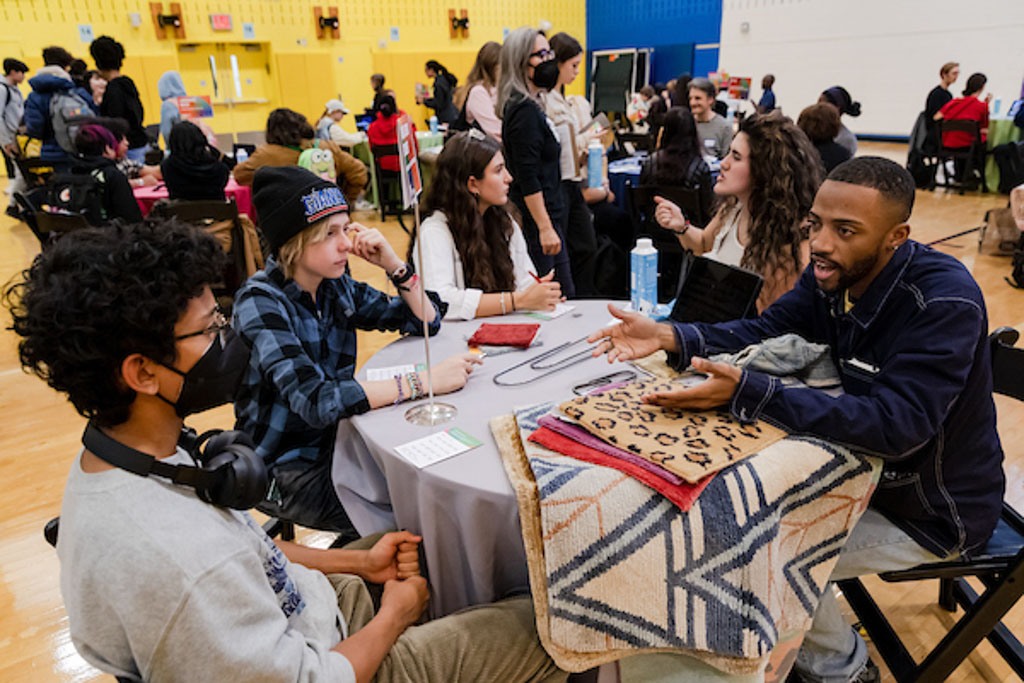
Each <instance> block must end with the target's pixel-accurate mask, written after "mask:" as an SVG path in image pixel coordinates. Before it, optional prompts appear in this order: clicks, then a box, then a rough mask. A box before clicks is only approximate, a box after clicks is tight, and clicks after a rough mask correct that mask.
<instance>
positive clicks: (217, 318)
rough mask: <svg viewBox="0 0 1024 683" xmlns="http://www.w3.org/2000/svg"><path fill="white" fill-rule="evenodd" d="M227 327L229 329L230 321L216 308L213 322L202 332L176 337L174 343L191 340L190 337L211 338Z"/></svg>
mask: <svg viewBox="0 0 1024 683" xmlns="http://www.w3.org/2000/svg"><path fill="white" fill-rule="evenodd" d="M229 327H231V321H230V320H228V319H227V318H226V317H225V316H224V313H223V312H222V311H221V310H220V306H218V307H217V308H215V309H213V322H212V323H211V324H210V326H209V327H207V328H206V329H203V330H199V331H198V332H189V333H188V334H181V335H178V336H177V337H175V338H174V341H181V340H182V339H191V338H192V337H198V336H200V335H203V336H206V337H213V336H214V335H218V334H220V333H221V332H223V331H224V330H226V329H228V328H229Z"/></svg>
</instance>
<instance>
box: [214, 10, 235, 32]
mask: <svg viewBox="0 0 1024 683" xmlns="http://www.w3.org/2000/svg"><path fill="white" fill-rule="evenodd" d="M210 27H211V28H212V29H213V30H214V31H230V30H231V15H230V14H211V15H210Z"/></svg>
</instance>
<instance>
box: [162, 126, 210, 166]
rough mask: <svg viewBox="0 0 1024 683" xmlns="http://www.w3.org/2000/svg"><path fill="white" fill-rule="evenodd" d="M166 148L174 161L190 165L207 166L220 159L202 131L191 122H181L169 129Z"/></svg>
mask: <svg viewBox="0 0 1024 683" xmlns="http://www.w3.org/2000/svg"><path fill="white" fill-rule="evenodd" d="M167 147H168V149H169V150H170V152H171V156H172V157H173V158H174V159H175V160H176V161H181V162H184V163H187V164H190V165H196V166H198V165H200V164H208V163H210V162H211V161H216V160H217V159H219V158H220V155H219V154H218V153H217V152H216V151H214V150H213V148H211V147H210V143H209V141H207V139H206V135H205V134H204V133H203V131H202V130H200V129H199V126H197V125H196V124H194V123H192V122H191V121H181V122H179V123H176V124H174V125H173V126H172V127H171V135H170V139H169V140H168V141H167Z"/></svg>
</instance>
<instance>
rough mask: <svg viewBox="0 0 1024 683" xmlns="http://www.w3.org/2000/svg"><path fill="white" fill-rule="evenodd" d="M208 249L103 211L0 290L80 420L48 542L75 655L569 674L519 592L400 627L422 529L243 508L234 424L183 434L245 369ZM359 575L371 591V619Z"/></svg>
mask: <svg viewBox="0 0 1024 683" xmlns="http://www.w3.org/2000/svg"><path fill="white" fill-rule="evenodd" d="M222 258H223V256H222V254H221V249H220V246H219V245H218V244H217V242H216V241H215V240H214V239H213V238H212V237H210V236H208V235H206V234H205V233H203V232H202V231H201V230H199V229H197V228H193V227H190V226H186V225H183V224H180V223H176V222H173V221H166V222H161V221H149V222H146V223H139V224H133V225H126V224H123V223H115V224H112V225H110V226H106V227H103V228H86V229H83V230H79V231H76V232H73V233H69V234H68V235H66V236H64V237H63V238H61V239H60V240H58V241H57V242H56V243H54V245H53V246H52V247H51V248H50V249H48V250H47V251H44V252H43V253H42V254H41V255H40V256H38V257H37V258H36V260H35V261H34V262H33V264H32V266H31V267H30V268H29V270H28V271H26V273H25V274H24V276H23V277H22V278H21V279H19V281H17V282H15V283H13V284H11V285H10V286H9V287H8V288H7V289H6V291H5V292H4V299H5V301H6V302H7V304H8V305H9V306H10V308H11V313H12V317H13V321H14V325H13V329H14V331H15V333H16V334H18V335H19V336H20V337H21V341H20V345H19V353H20V357H21V361H22V363H23V365H24V367H25V368H26V369H27V370H30V371H32V372H34V373H35V374H37V375H38V376H39V377H40V378H42V379H44V380H45V381H46V382H47V383H48V384H49V385H50V386H51V387H53V388H54V389H56V390H58V391H60V392H63V393H66V394H67V395H68V398H69V399H70V400H71V402H72V403H73V404H74V406H75V408H76V409H77V410H78V412H79V413H80V414H81V415H82V416H83V417H86V418H88V420H89V422H88V425H87V427H86V431H85V434H84V435H83V445H84V448H83V449H82V450H80V451H79V453H78V454H77V456H76V457H75V458H74V460H73V463H72V465H71V471H70V473H69V475H68V481H67V486H66V489H65V494H64V500H63V503H62V505H61V519H60V532H59V535H58V538H57V554H58V556H59V558H60V563H61V577H60V583H61V594H62V596H63V598H64V603H65V608H66V610H67V614H68V619H69V624H70V633H71V641H72V643H73V644H74V646H75V648H76V650H77V651H78V652H79V653H80V654H81V656H82V657H83V658H85V659H86V660H87V661H88V662H90V663H91V664H93V665H94V666H96V667H98V668H100V669H102V670H103V671H105V672H108V673H110V674H113V675H114V676H117V677H118V679H119V680H122V681H123V680H130V681H142V680H146V681H149V680H160V681H199V680H213V681H227V680H254V679H257V678H258V679H259V680H264V681H300V680H301V681H342V682H346V683H349V682H355V681H360V682H364V681H369V680H371V679H373V680H376V681H382V682H383V681H402V682H410V683H411V682H412V681H427V680H436V681H459V680H462V681H478V680H500V681H560V680H564V679H565V673H564V672H562V671H560V670H559V669H557V667H555V665H554V664H553V663H552V661H551V660H550V658H549V657H548V656H547V654H546V653H545V652H544V650H543V649H542V648H541V646H540V642H539V640H538V638H537V634H536V630H535V627H534V616H533V610H532V607H531V602H530V600H529V599H528V598H525V597H519V598H512V599H509V600H504V601H502V602H500V603H496V604H493V605H486V606H480V607H476V608H472V609H470V610H466V611H464V612H460V613H456V614H454V615H450V616H448V617H445V618H443V619H438V620H435V621H433V622H430V623H427V624H424V625H422V626H413V624H414V623H415V622H417V620H418V619H419V617H420V615H421V614H422V612H423V610H424V608H425V606H426V603H427V600H428V597H429V594H428V591H427V585H426V581H425V580H424V579H423V578H422V577H421V576H420V575H419V564H418V560H417V557H418V556H417V547H418V544H419V542H420V540H421V539H420V538H419V537H418V536H414V535H412V534H411V533H408V532H393V533H388V534H383V535H381V536H380V537H379V538H377V539H375V540H374V539H363V541H362V542H361V543H360V544H359V548H344V549H343V548H336V549H335V548H332V549H329V550H319V549H316V548H311V547H306V546H302V545H298V544H295V543H288V542H285V541H274V540H272V539H271V538H269V537H268V536H267V535H266V534H265V533H264V532H263V529H262V528H261V527H260V526H259V525H258V524H257V523H256V522H255V521H254V520H253V518H252V517H251V516H250V514H249V513H248V512H247V511H246V510H247V509H248V508H249V507H250V506H251V505H252V504H253V503H254V502H255V501H256V500H259V499H260V498H262V496H263V494H264V492H265V490H266V488H267V475H266V471H265V469H264V465H263V461H262V458H260V457H259V456H258V455H256V454H255V453H254V451H253V446H252V442H251V441H250V440H249V439H248V437H247V436H246V435H244V434H241V433H238V432H223V433H220V434H217V435H216V436H213V437H212V438H211V439H210V440H209V442H208V443H207V445H206V446H205V448H203V449H202V452H201V453H199V452H198V451H194V452H192V453H190V452H187V451H185V450H184V449H183V448H181V447H179V445H178V443H179V435H180V434H181V433H182V427H183V424H184V417H185V416H187V415H189V414H191V413H193V412H197V411H199V410H204V409H206V408H208V407H210V406H212V405H216V404H217V403H221V402H224V401H225V400H226V398H227V397H229V396H230V394H231V391H230V389H231V386H232V379H234V380H235V381H237V378H238V374H239V373H240V372H241V370H243V369H244V367H245V359H246V355H245V354H244V353H243V354H238V353H236V351H237V350H238V344H237V341H235V339H236V338H234V337H233V335H232V334H231V331H230V325H229V324H228V322H227V321H226V320H225V319H224V317H223V315H221V313H220V311H219V310H218V309H217V306H216V302H215V300H214V298H213V294H212V292H211V290H210V283H212V282H215V281H216V280H217V279H218V278H219V276H220V271H221V261H222ZM115 331H116V333H114V332H115ZM239 361H241V362H240V363H239ZM200 440H201V441H202V438H201V439H200ZM194 458H197V459H198V465H197V464H195V463H194ZM364 581H365V582H372V583H377V584H383V594H382V597H381V599H380V606H379V609H377V610H376V614H375V613H374V606H373V603H372V602H371V600H370V597H369V593H368V591H367V588H366V586H365V585H364Z"/></svg>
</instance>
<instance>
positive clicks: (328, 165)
mask: <svg viewBox="0 0 1024 683" xmlns="http://www.w3.org/2000/svg"><path fill="white" fill-rule="evenodd" d="M313 142H314V143H315V146H314V147H310V148H309V149H307V150H303V152H302V154H300V155H299V160H298V161H297V162H295V165H296V166H301V167H302V168H305V169H308V170H310V171H312V172H313V173H315V174H316V175H318V176H320V177H321V178H323V179H324V180H330V181H331V182H332V183H336V182H338V170H337V169H336V168H335V167H334V155H333V154H331V150H330V149H328V148H327V147H326V146H324V147H323V148H321V147H320V141H319V140H314V141H313Z"/></svg>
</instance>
